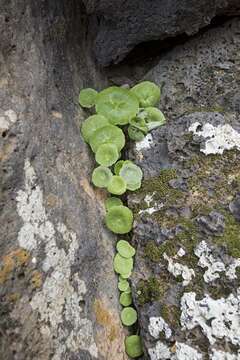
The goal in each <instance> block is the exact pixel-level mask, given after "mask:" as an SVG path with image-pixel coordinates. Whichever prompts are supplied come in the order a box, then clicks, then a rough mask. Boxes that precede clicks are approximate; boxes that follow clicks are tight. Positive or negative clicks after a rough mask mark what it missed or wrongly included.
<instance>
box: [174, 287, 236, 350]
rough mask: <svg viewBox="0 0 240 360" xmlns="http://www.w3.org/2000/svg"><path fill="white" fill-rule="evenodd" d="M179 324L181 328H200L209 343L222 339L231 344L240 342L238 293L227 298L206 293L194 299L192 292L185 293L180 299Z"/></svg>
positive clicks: (194, 295)
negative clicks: (213, 297) (214, 296)
mask: <svg viewBox="0 0 240 360" xmlns="http://www.w3.org/2000/svg"><path fill="white" fill-rule="evenodd" d="M181 310H182V314H181V318H180V320H181V325H182V327H183V330H187V329H188V330H191V329H193V328H195V327H199V328H201V329H202V332H203V333H204V335H205V336H206V337H207V339H208V341H209V343H210V344H214V343H215V342H216V341H217V340H218V339H224V340H225V341H229V342H231V343H232V344H233V345H239V344H240V326H239V324H240V293H239V292H238V294H237V296H234V295H233V294H230V295H229V296H228V298H226V299H225V298H220V299H217V300H214V299H212V298H211V297H210V296H208V295H206V296H205V297H204V298H203V299H202V300H196V294H195V293H194V292H189V293H185V294H184V295H183V297H182V299H181Z"/></svg>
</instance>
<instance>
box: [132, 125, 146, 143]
mask: <svg viewBox="0 0 240 360" xmlns="http://www.w3.org/2000/svg"><path fill="white" fill-rule="evenodd" d="M128 136H129V138H130V139H131V140H134V141H142V140H143V139H144V137H145V135H144V133H143V132H142V131H141V130H139V129H137V128H135V127H134V126H132V125H130V126H129V127H128Z"/></svg>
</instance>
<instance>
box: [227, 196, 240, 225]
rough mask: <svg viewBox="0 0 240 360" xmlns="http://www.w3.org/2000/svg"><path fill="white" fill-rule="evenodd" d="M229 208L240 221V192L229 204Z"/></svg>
mask: <svg viewBox="0 0 240 360" xmlns="http://www.w3.org/2000/svg"><path fill="white" fill-rule="evenodd" d="M229 210H230V211H231V213H232V214H233V215H234V217H235V219H236V220H238V221H240V194H237V195H236V197H235V198H234V200H233V201H231V202H230V204H229Z"/></svg>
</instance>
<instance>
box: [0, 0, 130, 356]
mask: <svg viewBox="0 0 240 360" xmlns="http://www.w3.org/2000/svg"><path fill="white" fill-rule="evenodd" d="M84 29H86V17H85V15H84V12H83V7H82V6H81V4H80V2H79V1H74V0H70V1H60V2H59V1H43V2H39V1H32V0H31V1H27V0H26V1H25V0H24V1H20V2H19V1H14V0H13V1H5V0H3V1H1V2H0V32H1V42H0V162H1V166H0V178H1V184H0V209H1V210H0V226H1V234H0V334H1V335H0V349H1V355H0V357H1V359H6V360H13V359H17V360H22V359H26V360H30V359H38V360H41V359H44V360H47V359H54V360H59V359H81V360H85V359H89V360H90V359H109V360H111V359H119V360H120V359H121V360H123V359H126V355H125V351H124V333H123V328H122V325H121V323H120V320H119V315H118V314H119V302H118V292H117V279H116V277H115V275H114V273H113V271H112V258H113V255H114V241H115V239H114V237H113V236H112V234H110V233H109V232H107V231H106V229H105V227H104V225H103V223H102V218H103V216H104V205H103V204H104V198H105V194H104V193H102V192H97V191H95V190H94V189H93V187H92V186H91V184H90V183H89V178H90V174H91V171H92V169H93V166H94V164H93V161H92V157H91V156H90V154H89V150H88V148H87V146H86V145H85V143H84V142H83V140H82V139H81V136H80V132H79V125H80V122H81V121H82V120H83V118H84V117H85V116H86V114H84V113H83V112H82V111H81V110H80V109H79V106H78V104H77V99H78V94H79V89H80V88H82V87H85V86H86V85H88V86H91V85H92V86H94V87H96V88H97V87H98V86H99V87H100V88H102V87H104V86H105V81H104V80H103V79H102V78H101V76H100V75H98V74H97V71H96V70H95V67H94V64H93V63H92V61H91V58H90V55H89V53H88V43H86V39H87V36H86V34H85V30H84Z"/></svg>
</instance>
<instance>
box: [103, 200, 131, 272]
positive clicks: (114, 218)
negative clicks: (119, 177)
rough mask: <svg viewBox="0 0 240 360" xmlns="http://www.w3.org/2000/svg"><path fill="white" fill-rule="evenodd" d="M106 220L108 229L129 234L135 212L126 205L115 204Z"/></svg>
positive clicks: (116, 232)
mask: <svg viewBox="0 0 240 360" xmlns="http://www.w3.org/2000/svg"><path fill="white" fill-rule="evenodd" d="M105 221H106V225H107V227H108V229H109V230H111V231H112V232H114V233H115V234H127V233H128V232H129V231H131V229H132V224H133V213H132V211H131V210H130V209H129V208H128V207H126V206H113V207H112V208H111V209H110V210H109V211H108V212H107V215H106V218H105ZM127 272H128V270H127V271H125V273H127Z"/></svg>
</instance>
